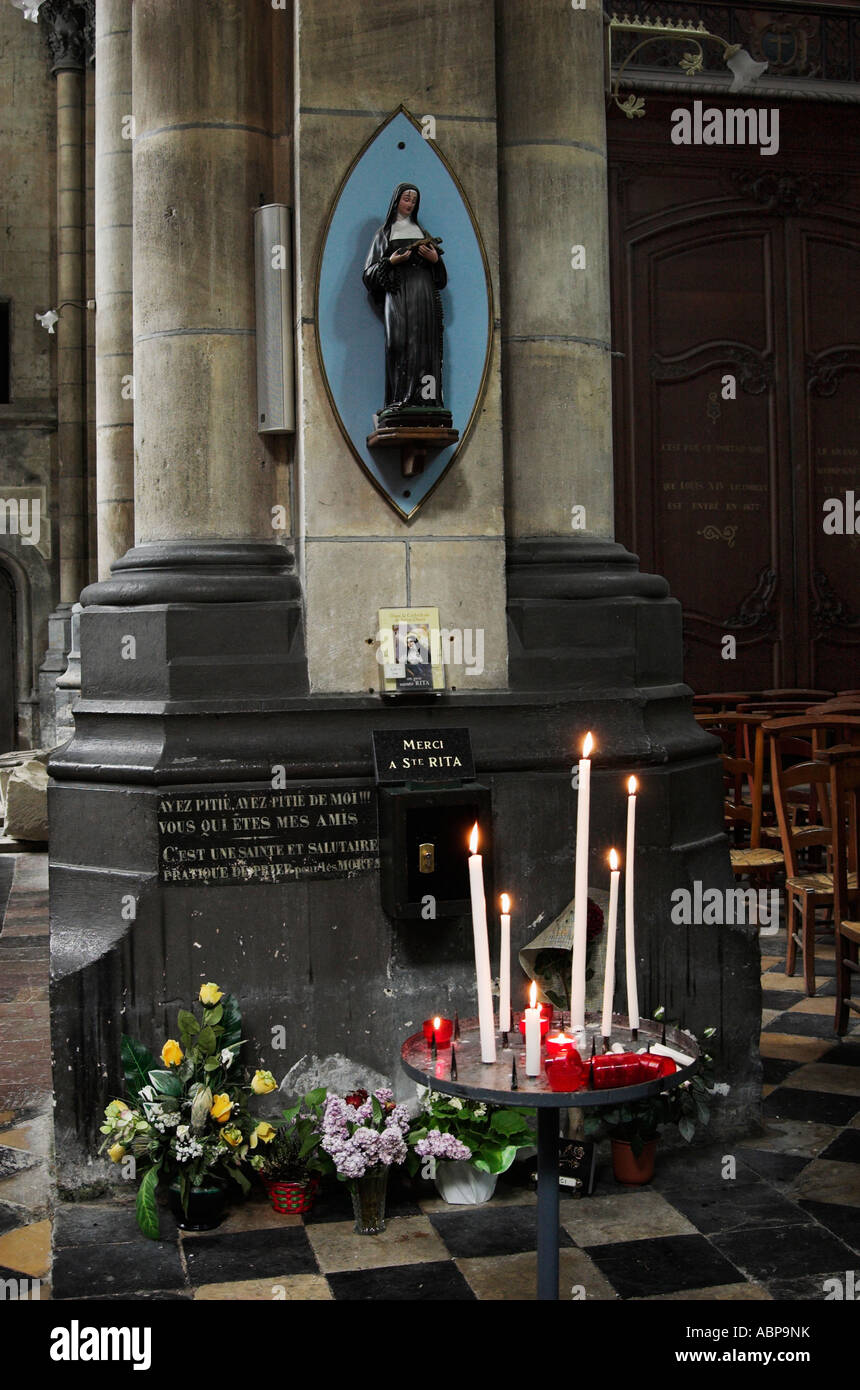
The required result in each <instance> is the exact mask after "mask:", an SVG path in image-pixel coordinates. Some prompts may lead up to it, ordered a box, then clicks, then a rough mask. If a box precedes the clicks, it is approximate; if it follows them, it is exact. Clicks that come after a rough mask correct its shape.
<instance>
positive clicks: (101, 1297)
mask: <svg viewBox="0 0 860 1390" xmlns="http://www.w3.org/2000/svg"><path fill="white" fill-rule="evenodd" d="M193 1297H194V1294H193V1292H192V1290H191V1289H174V1290H171V1291H170V1292H167V1291H165V1290H164V1289H155V1290H153V1289H150V1290H148V1291H146V1290H144V1291H143V1292H142V1291H141V1290H140V1289H138V1290H136V1291H135V1293H133V1294H128V1293H95V1294H92V1295H91V1296H90V1297H89V1298H82V1299H80V1300H79V1301H80V1302H81V1303H128V1302H134V1303H190V1301H191V1300H192V1299H193Z"/></svg>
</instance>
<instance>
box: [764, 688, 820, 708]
mask: <svg viewBox="0 0 860 1390" xmlns="http://www.w3.org/2000/svg"><path fill="white" fill-rule="evenodd" d="M833 693H834V692H833V691H832V690H800V689H792V687H791V686H788V687H786V688H785V689H783V690H763V691H762V692H761V694H762V699H764V700H795V701H797V700H801V701H802V700H805V701H806V703H807V704H808V705H811V704H812V702H813V700H816V701H822V700H829V699H830V698H831V696H832V695H833Z"/></svg>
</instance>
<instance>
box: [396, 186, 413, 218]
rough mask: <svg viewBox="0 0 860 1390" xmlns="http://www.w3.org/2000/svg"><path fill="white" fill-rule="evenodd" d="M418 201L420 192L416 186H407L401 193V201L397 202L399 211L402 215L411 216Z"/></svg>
mask: <svg viewBox="0 0 860 1390" xmlns="http://www.w3.org/2000/svg"><path fill="white" fill-rule="evenodd" d="M417 202H418V194H417V193H416V192H415V189H414V188H407V189H404V191H403V192H402V193H401V195H400V202H399V203H398V204H397V211H398V212H399V213H400V216H401V217H411V215H412V213H413V211H414V209H415V204H416V203H417Z"/></svg>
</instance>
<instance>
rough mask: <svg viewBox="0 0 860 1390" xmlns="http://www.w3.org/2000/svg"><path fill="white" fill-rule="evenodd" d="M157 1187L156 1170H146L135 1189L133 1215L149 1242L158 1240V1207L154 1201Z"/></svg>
mask: <svg viewBox="0 0 860 1390" xmlns="http://www.w3.org/2000/svg"><path fill="white" fill-rule="evenodd" d="M157 1186H158V1169H157V1168H148V1169H147V1171H146V1172H145V1173H144V1175H143V1179H142V1181H141V1184H140V1187H139V1188H138V1189H137V1201H136V1203H135V1208H134V1211H135V1215H136V1217H137V1224H138V1226H139V1227H140V1229H141V1230H142V1232H143V1234H144V1235H145V1236H147V1237H148V1238H149V1239H150V1240H158V1234H159V1231H158V1206H157V1205H156V1201H155V1189H156V1188H157Z"/></svg>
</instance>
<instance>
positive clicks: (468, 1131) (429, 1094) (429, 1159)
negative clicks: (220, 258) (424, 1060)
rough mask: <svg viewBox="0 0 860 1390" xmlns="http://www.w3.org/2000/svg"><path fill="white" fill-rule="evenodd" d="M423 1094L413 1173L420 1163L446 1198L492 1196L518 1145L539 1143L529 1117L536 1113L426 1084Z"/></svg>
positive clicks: (413, 1137) (415, 1133)
mask: <svg viewBox="0 0 860 1390" xmlns="http://www.w3.org/2000/svg"><path fill="white" fill-rule="evenodd" d="M418 1094H419V1096H420V1097H421V1100H422V1112H423V1113H422V1115H421V1117H420V1119H419V1120H418V1121H417V1122H416V1123H415V1125H414V1126H413V1128H412V1130H411V1132H410V1135H409V1147H410V1149H411V1153H410V1155H409V1159H408V1166H409V1170H410V1172H411V1173H413V1174H414V1173H416V1172H417V1171H418V1169H419V1167H420V1169H421V1176H422V1177H427V1178H433V1179H434V1180H435V1182H436V1185H437V1187H438V1189H439V1191H440V1192H441V1194H442V1196H443V1197H444V1198H445V1200H446V1201H453V1202H457V1203H467V1202H476V1201H486V1200H487V1199H488V1198H489V1197H491V1196H492V1194H493V1191H494V1190H495V1186H496V1178H497V1177H498V1176H499V1174H500V1173H505V1172H507V1170H508V1168H510V1166H511V1164H512V1163H513V1161H514V1159H515V1158H516V1156H517V1150H518V1149H520V1148H524V1147H525V1146H526V1145H531V1144H532V1143H533V1142H534V1131H533V1129H532V1128H531V1126H530V1125H529V1123H528V1118H527V1117H528V1116H529V1115H530V1114H532V1113H533V1112H531V1111H528V1110H523V1109H521V1108H519V1107H516V1108H515V1107H513V1106H501V1105H486V1104H485V1103H484V1102H483V1101H473V1100H463V1099H461V1098H460V1096H447V1095H442V1094H441V1092H439V1091H428V1090H426V1088H424V1087H419V1088H418ZM454 1165H456V1167H455V1166H454ZM467 1165H468V1169H469V1170H471V1172H469V1171H468V1170H467Z"/></svg>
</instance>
